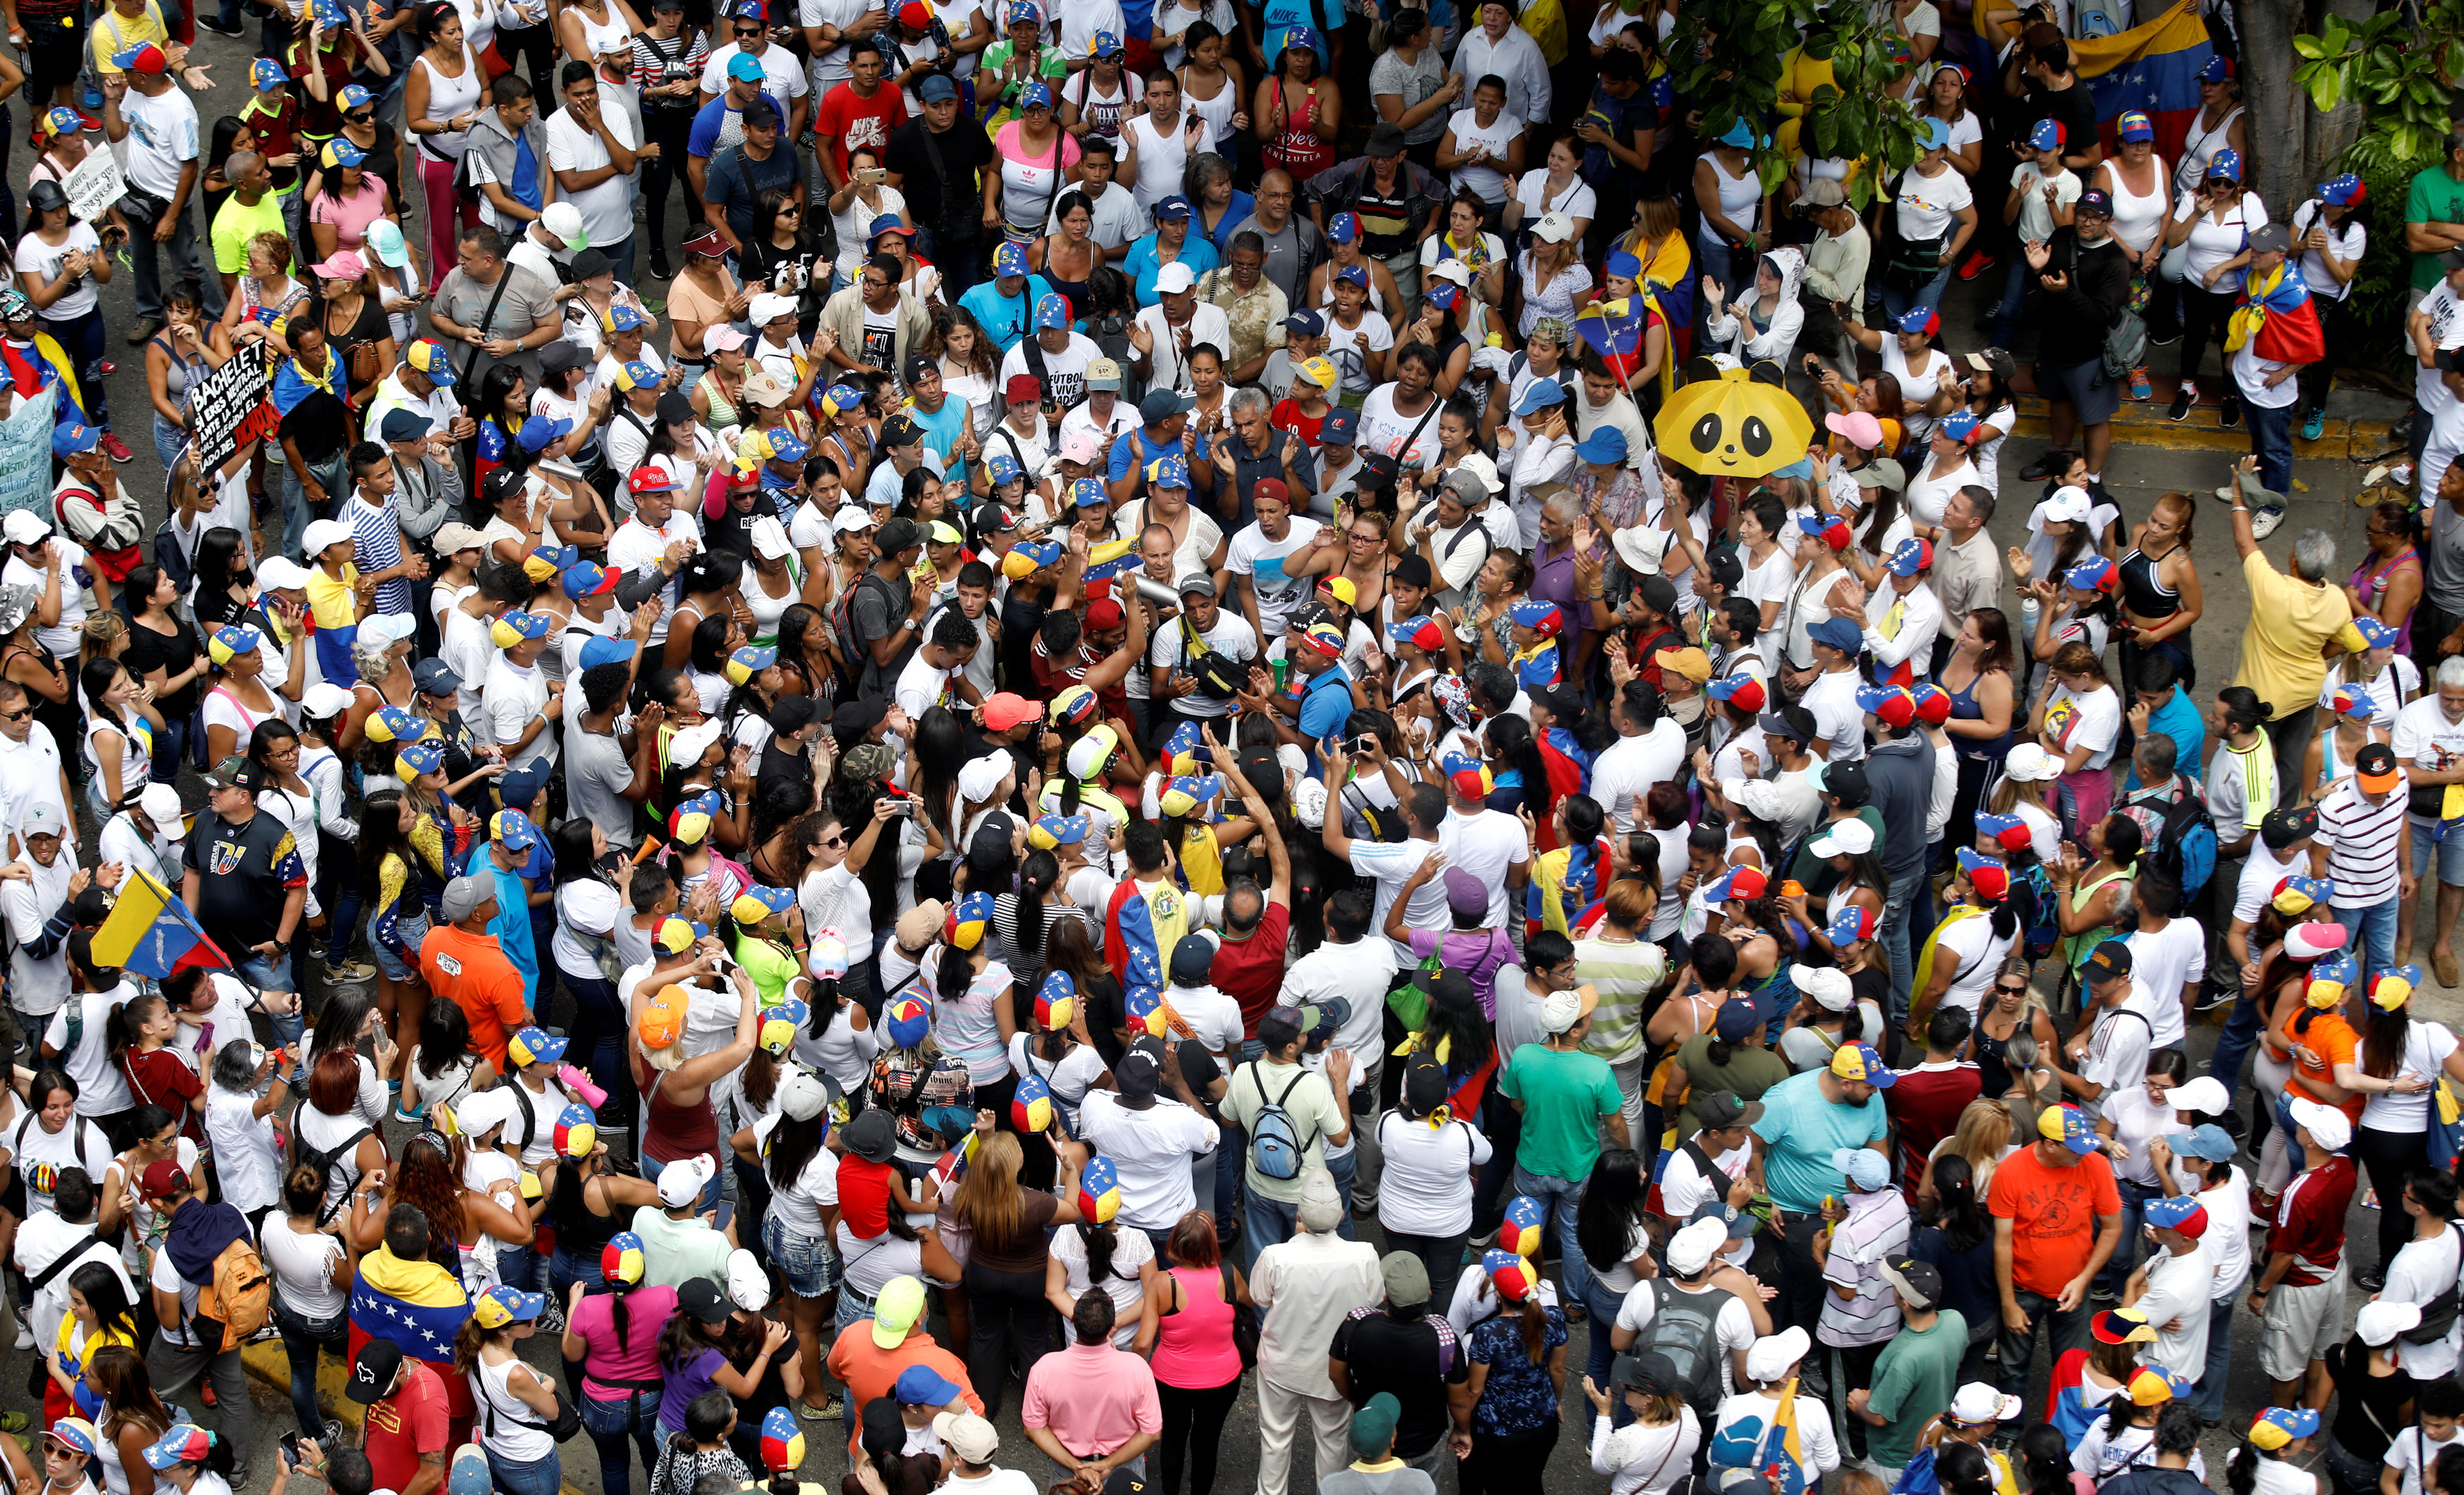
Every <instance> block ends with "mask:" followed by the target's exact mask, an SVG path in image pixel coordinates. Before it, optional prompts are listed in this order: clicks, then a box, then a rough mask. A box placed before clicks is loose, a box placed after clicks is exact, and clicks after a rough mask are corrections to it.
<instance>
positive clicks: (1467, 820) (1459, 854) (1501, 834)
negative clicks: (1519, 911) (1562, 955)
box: [1438, 806, 1531, 929]
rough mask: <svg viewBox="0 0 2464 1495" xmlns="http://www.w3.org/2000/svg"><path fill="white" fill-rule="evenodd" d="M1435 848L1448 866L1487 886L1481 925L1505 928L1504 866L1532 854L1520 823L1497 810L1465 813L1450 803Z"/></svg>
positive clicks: (1514, 864)
mask: <svg viewBox="0 0 2464 1495" xmlns="http://www.w3.org/2000/svg"><path fill="white" fill-rule="evenodd" d="M1438 849H1439V850H1441V851H1442V852H1444V853H1445V856H1446V865H1447V866H1449V867H1460V868H1463V869H1464V870H1466V871H1468V872H1470V873H1471V874H1472V875H1473V876H1474V877H1477V878H1479V879H1480V880H1481V882H1482V884H1483V885H1485V887H1486V888H1487V889H1488V890H1489V891H1488V917H1487V918H1485V919H1484V920H1483V921H1482V927H1483V928H1485V929H1504V928H1505V927H1506V920H1507V909H1508V907H1509V905H1510V904H1511V902H1512V900H1511V898H1510V897H1509V895H1508V894H1507V890H1506V874H1507V868H1513V867H1520V866H1523V865H1525V864H1527V863H1528V862H1529V860H1530V857H1531V844H1530V843H1529V841H1526V840H1525V839H1524V836H1523V823H1522V822H1521V821H1519V820H1516V819H1515V818H1514V817H1513V816H1511V815H1507V814H1506V813H1504V812H1502V811H1499V810H1477V811H1474V812H1473V813H1472V814H1469V815H1465V814H1464V813H1463V812H1462V811H1461V810H1458V809H1455V808H1453V807H1451V806H1449V807H1448V808H1447V810H1446V818H1445V820H1444V821H1443V822H1441V824H1439V826H1438Z"/></svg>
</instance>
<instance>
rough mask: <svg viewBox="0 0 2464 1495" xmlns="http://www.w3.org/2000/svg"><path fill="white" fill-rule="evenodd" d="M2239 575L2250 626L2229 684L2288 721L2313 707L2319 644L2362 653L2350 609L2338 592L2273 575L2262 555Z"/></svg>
mask: <svg viewBox="0 0 2464 1495" xmlns="http://www.w3.org/2000/svg"><path fill="white" fill-rule="evenodd" d="M2241 574H2242V580H2243V581H2244V582H2245V583H2247V584H2248V585H2249V587H2250V626H2249V627H2246V628H2244V629H2243V630H2242V635H2241V663H2240V664H2239V665H2238V666H2237V667H2236V668H2235V669H2234V671H2233V683H2234V684H2235V685H2246V686H2248V687H2250V688H2251V689H2252V690H2253V691H2255V692H2256V693H2258V698H2259V699H2260V700H2262V701H2265V702H2267V703H2268V704H2269V705H2271V706H2273V707H2275V708H2276V715H2278V716H2289V715H2293V714H2294V713H2295V712H2298V711H2301V710H2303V709H2305V708H2307V707H2308V706H2309V705H2310V704H2311V703H2312V702H2314V701H2316V700H2317V699H2318V698H2319V688H2320V687H2321V685H2323V684H2325V683H2326V680H2327V661H2326V660H2325V659H2323V658H2321V656H2320V653H2319V647H2320V645H2321V644H2322V643H2323V642H2325V641H2326V640H2327V639H2329V638H2331V637H2333V638H2341V639H2342V640H2343V644H2344V646H2345V647H2346V648H2347V649H2354V650H2359V649H2363V648H2364V647H2365V646H2364V644H2363V643H2362V637H2361V633H2360V632H2359V630H2357V629H2356V628H2354V627H2353V608H2352V605H2351V604H2350V603H2348V602H2346V601H2345V600H2344V594H2343V592H2342V591H2341V590H2339V589H2338V588H2336V587H2333V586H2312V585H2311V584H2309V583H2306V582H2300V581H2296V580H2295V579H2294V578H2292V577H2289V576H2287V575H2285V574H2284V573H2283V572H2281V571H2278V570H2277V569H2276V567H2275V566H2274V565H2272V564H2270V563H2269V562H2268V559H2267V557H2266V555H2265V554H2264V553H2263V552H2260V551H2256V550H2254V551H2252V552H2251V553H2250V557H2249V559H2248V560H2246V561H2243V562H2242V567H2241Z"/></svg>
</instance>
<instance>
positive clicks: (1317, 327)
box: [1284, 307, 1326, 338]
mask: <svg viewBox="0 0 2464 1495" xmlns="http://www.w3.org/2000/svg"><path fill="white" fill-rule="evenodd" d="M1284 325H1285V326H1286V327H1287V328H1289V329H1291V330H1292V331H1294V332H1297V333H1299V334H1300V335H1301V336H1302V337H1305V338H1320V337H1324V336H1325V335H1326V319H1325V318H1323V317H1321V316H1319V315H1318V314H1317V313H1315V312H1313V311H1310V310H1309V309H1308V308H1306V307H1304V308H1302V309H1301V310H1300V311H1297V312H1294V313H1292V314H1291V315H1290V316H1289V317H1287V318H1285V319H1284Z"/></svg>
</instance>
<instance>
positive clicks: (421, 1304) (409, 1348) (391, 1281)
mask: <svg viewBox="0 0 2464 1495" xmlns="http://www.w3.org/2000/svg"><path fill="white" fill-rule="evenodd" d="M470 1317H471V1299H470V1296H469V1295H468V1294H467V1293H465V1292H464V1291H463V1290H462V1280H461V1279H460V1278H459V1277H456V1276H455V1275H454V1274H453V1273H452V1272H451V1271H449V1270H447V1269H446V1268H444V1267H442V1266H439V1265H437V1264H435V1263H433V1262H406V1261H404V1260H403V1259H402V1258H400V1257H398V1256H396V1255H394V1254H393V1251H392V1250H391V1249H390V1248H389V1247H385V1246H380V1247H378V1248H377V1250H376V1251H375V1252H374V1253H373V1254H371V1255H368V1256H364V1257H362V1258H361V1259H360V1275H359V1280H358V1281H357V1282H355V1283H353V1284H352V1285H351V1334H350V1340H351V1353H352V1354H353V1355H357V1354H358V1353H359V1352H360V1347H361V1346H362V1345H363V1344H366V1343H367V1342H368V1341H369V1340H371V1339H388V1340H391V1341H392V1342H393V1343H394V1345H395V1346H396V1347H397V1348H399V1349H400V1350H401V1351H402V1352H403V1353H404V1354H405V1355H406V1356H407V1357H408V1358H410V1359H414V1360H425V1361H427V1362H428V1364H429V1369H431V1370H433V1371H435V1372H436V1374H437V1375H438V1376H439V1377H440V1378H441V1379H443V1381H444V1382H445V1390H446V1409H447V1411H448V1412H449V1413H450V1414H451V1415H452V1416H455V1417H466V1418H467V1417H469V1416H470V1415H471V1409H472V1401H471V1388H470V1385H469V1383H468V1382H467V1381H465V1380H464V1379H463V1376H462V1374H461V1373H460V1372H459V1371H456V1370H455V1369H454V1368H453V1336H454V1335H455V1334H457V1333H460V1332H461V1330H462V1325H463V1323H464V1322H465V1321H466V1320H468V1319H469V1318H470Z"/></svg>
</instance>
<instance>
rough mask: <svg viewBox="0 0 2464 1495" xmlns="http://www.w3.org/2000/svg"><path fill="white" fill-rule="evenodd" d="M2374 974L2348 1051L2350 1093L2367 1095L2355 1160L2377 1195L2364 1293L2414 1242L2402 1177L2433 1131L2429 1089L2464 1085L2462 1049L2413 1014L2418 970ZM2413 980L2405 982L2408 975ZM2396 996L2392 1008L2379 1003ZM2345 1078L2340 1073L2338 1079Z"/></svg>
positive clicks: (2420, 1161) (2360, 1277) (2382, 1280)
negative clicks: (2374, 1255) (2442, 1080)
mask: <svg viewBox="0 0 2464 1495" xmlns="http://www.w3.org/2000/svg"><path fill="white" fill-rule="evenodd" d="M2400 969H2401V971H2402V973H2403V974H2399V973H2398V972H2394V971H2388V972H2381V973H2379V976H2378V978H2377V980H2376V981H2375V982H2374V983H2373V985H2372V988H2371V995H2370V1001H2369V1007H2368V1012H2369V1020H2368V1022H2367V1023H2366V1024H2365V1026H2364V1027H2363V1029H2362V1042H2361V1045H2360V1047H2359V1048H2358V1049H2356V1050H2355V1052H2354V1054H2353V1059H2354V1068H2355V1069H2357V1070H2359V1071H2360V1072H2359V1073H2357V1074H2354V1075H2352V1076H2351V1077H2350V1078H2351V1081H2352V1084H2351V1087H2350V1088H2352V1089H2353V1090H2354V1091H2355V1092H2356V1093H2358V1094H2361V1095H2364V1096H2365V1097H2367V1104H2366V1105H2365V1106H2364V1108H2363V1110H2362V1117H2361V1125H2360V1126H2358V1127H2356V1128H2354V1129H2353V1156H2354V1158H2355V1159H2356V1160H2357V1161H2359V1162H2360V1163H2361V1165H2362V1166H2363V1167H2364V1168H2365V1169H2367V1170H2368V1171H2369V1176H2370V1187H2371V1188H2373V1189H2376V1190H2377V1191H2378V1196H2379V1260H2378V1265H2377V1266H2376V1267H2374V1268H2371V1269H2369V1270H2366V1271H2363V1272H2360V1273H2358V1274H2357V1277H2356V1281H2358V1282H2359V1283H2360V1285H2361V1286H2363V1287H2364V1288H2365V1289H2366V1290H2368V1291H2371V1292H2376V1291H2377V1290H2378V1289H2379V1288H2381V1287H2384V1286H2387V1264H2389V1263H2391V1262H2393V1261H2394V1260H2395V1254H2396V1253H2397V1252H2398V1251H2401V1250H2403V1249H2404V1243H2405V1242H2408V1241H2409V1240H2411V1239H2412V1235H2413V1220H2412V1216H2411V1215H2410V1214H2409V1212H2408V1211H2407V1210H2406V1209H2405V1208H2404V1181H2405V1175H2406V1173H2407V1172H2409V1170H2411V1169H2414V1168H2418V1167H2423V1166H2426V1159H2425V1158H2424V1156H2423V1154H2422V1146H2421V1139H2422V1136H2423V1134H2424V1133H2425V1132H2428V1131H2429V1130H2430V1107H2431V1094H2430V1090H2431V1086H2432V1085H2434V1084H2435V1083H2436V1082H2437V1080H2438V1077H2439V1076H2440V1075H2441V1074H2445V1075H2447V1076H2448V1077H2450V1078H2451V1079H2452V1080H2453V1081H2454V1082H2455V1083H2457V1084H2459V1085H2464V1048H2459V1047H2458V1046H2457V1044H2456V1042H2455V1035H2454V1034H2453V1032H2451V1031H2449V1029H2448V1027H2447V1025H2446V1024H2444V1023H2440V1022H2422V1021H2421V1020H2419V1019H2418V1018H2415V1017H2414V1016H2412V1003H2411V996H2412V988H2413V986H2415V985H2418V984H2419V983H2420V980H2421V972H2420V971H2419V969H2417V968H2413V967H2404V968H2400ZM2406 976H2409V977H2410V978H2411V980H2410V983H2409V984H2408V983H2407V981H2406V979H2405V977H2406ZM2386 998H2395V999H2396V1000H2395V1002H2394V1004H2393V1005H2392V1006H2387V1005H2382V1000H2384V999H2386ZM2343 1078H2344V1077H2343V1076H2339V1079H2340V1080H2341V1079H2343Z"/></svg>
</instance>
